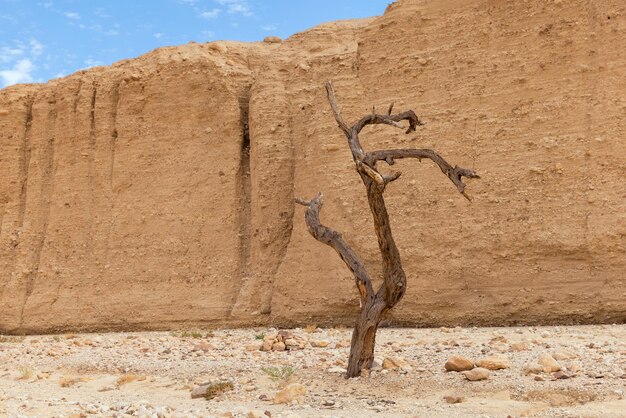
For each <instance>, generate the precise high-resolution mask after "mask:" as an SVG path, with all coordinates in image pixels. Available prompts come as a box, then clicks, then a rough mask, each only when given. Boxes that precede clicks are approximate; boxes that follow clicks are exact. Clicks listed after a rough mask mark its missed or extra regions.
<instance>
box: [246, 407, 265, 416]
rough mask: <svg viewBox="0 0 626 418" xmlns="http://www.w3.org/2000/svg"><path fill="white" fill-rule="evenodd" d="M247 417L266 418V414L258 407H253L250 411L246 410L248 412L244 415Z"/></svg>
mask: <svg viewBox="0 0 626 418" xmlns="http://www.w3.org/2000/svg"><path fill="white" fill-rule="evenodd" d="M246 417H247V418H266V417H267V415H265V413H264V412H262V411H259V410H258V409H253V410H252V411H248V414H247V415H246Z"/></svg>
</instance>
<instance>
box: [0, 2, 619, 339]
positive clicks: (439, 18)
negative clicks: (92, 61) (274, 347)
mask: <svg viewBox="0 0 626 418" xmlns="http://www.w3.org/2000/svg"><path fill="white" fill-rule="evenodd" d="M625 39H626V5H625V4H624V2H623V1H621V0H607V1H604V2H588V1H582V0H573V1H568V2H561V1H558V0H554V1H548V2H546V1H540V0H528V1H519V2H503V1H493V0H474V1H462V2H460V1H452V0H449V1H448V0H432V1H427V0H400V1H399V2H396V3H394V4H392V5H391V6H390V7H389V8H388V10H387V11H386V12H385V14H384V15H383V16H380V17H376V18H371V19H366V20H358V21H345V22H336V23H330V24H325V25H321V26H319V27H316V28H313V29H311V30H309V31H306V32H303V33H300V34H297V35H294V36H293V37H291V38H289V39H288V40H286V41H285V42H283V43H282V44H264V43H254V44H243V43H236V42H215V43H210V44H189V45H184V46H180V47H175V48H161V49H158V50H156V51H153V52H151V53H149V54H146V55H144V56H142V57H139V58H136V59H133V60H127V61H123V62H119V63H117V64H115V65H113V66H111V67H100V68H94V69H91V70H88V71H81V72H79V73H76V74H74V75H72V76H69V77H66V78H63V79H59V80H53V81H51V82H49V83H47V84H44V85H20V86H14V87H10V88H6V89H4V90H1V91H0V307H1V308H0V331H1V332H48V331H59V330H70V329H71V330H91V329H129V328H144V329H148V328H164V327H171V326H180V325H181V324H185V325H187V324H188V325H192V324H208V323H211V324H219V325H221V324H230V325H237V324H252V323H280V324H285V325H288V324H297V323H307V322H317V323H326V324H330V323H345V324H349V323H351V322H352V317H353V316H354V313H355V312H356V309H357V305H358V299H357V297H356V292H355V289H354V288H353V280H352V279H351V278H350V273H349V271H348V270H347V269H346V268H345V266H344V265H343V264H342V262H341V260H339V259H338V257H337V256H336V254H335V253H334V252H333V251H332V250H331V249H330V248H328V247H325V246H323V245H321V244H320V243H318V242H317V241H315V240H314V239H313V238H312V237H311V236H310V235H309V234H308V233H307V231H306V226H305V224H304V219H303V209H302V208H301V207H298V208H296V207H294V204H293V197H294V196H301V197H311V196H313V195H314V194H315V193H317V192H318V191H322V192H324V194H325V201H326V204H325V207H324V210H323V213H322V217H323V220H324V222H325V223H326V224H328V225H330V226H332V227H333V228H336V229H338V230H340V231H342V232H343V233H344V236H345V238H346V239H347V241H348V242H350V243H351V244H352V245H353V246H354V247H355V249H356V250H357V251H358V252H359V254H361V255H362V256H363V257H364V259H365V260H366V261H367V263H368V265H369V268H370V270H371V271H372V272H373V273H375V272H376V271H377V269H378V268H379V267H378V264H377V262H378V259H379V258H378V257H379V256H378V252H377V246H376V240H375V236H374V233H373V229H372V225H371V217H370V214H369V212H368V209H367V202H366V198H365V193H364V190H363V189H362V184H361V182H360V180H359V179H358V177H357V175H356V173H355V171H354V169H353V163H352V162H351V159H350V153H349V151H348V149H347V147H346V146H345V144H344V138H343V135H342V134H341V132H340V131H339V129H338V128H337V127H336V125H335V122H334V120H333V117H332V114H331V113H330V112H329V109H328V105H327V103H326V99H325V92H324V88H323V84H324V82H325V81H326V80H327V79H332V80H333V81H334V84H335V89H336V92H337V96H338V100H339V101H340V105H341V106H342V109H343V113H344V116H346V118H347V119H349V120H350V121H352V120H354V119H356V118H358V117H361V116H362V115H364V114H365V113H367V112H369V111H370V110H371V108H372V105H375V106H376V107H377V108H380V109H384V108H386V106H388V104H389V103H390V102H392V101H393V102H395V103H396V109H397V110H406V109H414V110H415V111H416V112H417V113H418V115H420V117H421V118H422V119H423V120H424V121H425V122H426V125H425V126H424V127H422V128H421V129H419V130H418V132H417V133H415V134H412V135H408V136H407V135H404V134H403V133H401V132H400V131H399V130H395V129H393V128H389V127H386V128H382V127H377V128H371V129H369V130H368V131H367V132H364V133H363V135H362V138H363V141H364V146H365V147H366V148H370V149H371V148H373V147H377V148H379V147H430V148H434V149H436V150H438V151H439V152H440V153H441V154H442V155H444V156H445V157H446V158H447V159H448V160H449V161H450V162H452V163H457V164H459V165H463V166H466V167H471V168H474V169H476V170H477V171H478V172H479V173H480V174H481V175H482V177H483V178H482V180H480V181H474V182H471V184H470V186H469V189H468V191H469V193H470V194H472V195H473V196H474V203H473V204H469V203H468V202H467V201H465V199H463V198H462V197H461V196H460V195H459V194H458V193H457V192H456V190H455V189H454V187H453V186H452V185H451V184H450V183H449V182H448V181H447V179H446V178H445V177H444V176H442V175H441V173H440V172H439V171H438V169H437V168H436V167H434V166H433V165H432V164H431V163H428V162H423V163H421V164H420V163H417V162H415V161H407V162H402V163H399V165H401V169H402V171H403V177H402V178H401V179H400V180H399V181H397V182H394V183H393V184H392V185H391V186H390V187H389V188H388V191H387V192H386V196H387V200H388V207H389V211H390V214H391V218H392V219H391V220H392V222H393V228H394V232H395V236H396V238H397V242H398V246H399V248H400V250H401V252H402V254H403V256H404V260H405V270H406V272H407V275H408V291H407V294H406V296H405V298H404V300H403V301H402V302H401V303H400V305H399V306H398V308H397V309H396V310H395V312H394V315H393V318H392V320H393V321H395V323H405V324H415V325H452V324H465V325H468V324H513V323H550V322H551V323H556V322H605V321H624V320H626V284H625V280H626V182H624V177H625V175H626V160H625V158H624V156H625V155H626V139H624V138H625V134H626V98H625V97H624V92H626V77H625V76H624V74H625V73H626V53H625V52H624V51H626V41H625Z"/></svg>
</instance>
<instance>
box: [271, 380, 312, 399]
mask: <svg viewBox="0 0 626 418" xmlns="http://www.w3.org/2000/svg"><path fill="white" fill-rule="evenodd" d="M306 394H307V389H306V387H304V385H301V384H300V383H291V384H289V385H287V386H285V388H284V389H282V390H280V391H279V392H278V393H276V396H274V403H275V404H288V403H291V402H292V401H299V400H300V399H302V398H303V397H304V396H305V395H306Z"/></svg>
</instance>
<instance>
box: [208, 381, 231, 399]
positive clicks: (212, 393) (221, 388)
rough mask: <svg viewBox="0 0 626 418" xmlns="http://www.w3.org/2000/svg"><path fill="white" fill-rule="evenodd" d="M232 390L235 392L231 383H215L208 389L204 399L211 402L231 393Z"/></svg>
mask: <svg viewBox="0 0 626 418" xmlns="http://www.w3.org/2000/svg"><path fill="white" fill-rule="evenodd" d="M231 390H233V384H232V383H230V382H222V383H215V384H213V385H210V386H209V387H208V388H207V390H206V393H205V394H204V399H207V400H211V399H213V398H215V397H217V396H219V395H221V394H222V393H224V392H229V391H231Z"/></svg>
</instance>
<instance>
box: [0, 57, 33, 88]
mask: <svg viewBox="0 0 626 418" xmlns="http://www.w3.org/2000/svg"><path fill="white" fill-rule="evenodd" d="M34 69H35V66H34V65H33V63H32V62H31V60H29V59H27V58H25V59H21V60H19V61H17V62H16V63H15V65H14V66H13V68H11V69H10V70H2V71H0V79H2V86H3V87H6V86H10V85H12V84H17V83H30V82H32V81H33V75H32V72H33V70H34Z"/></svg>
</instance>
